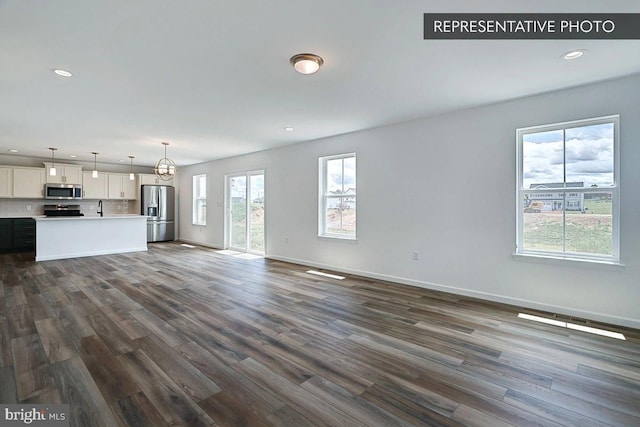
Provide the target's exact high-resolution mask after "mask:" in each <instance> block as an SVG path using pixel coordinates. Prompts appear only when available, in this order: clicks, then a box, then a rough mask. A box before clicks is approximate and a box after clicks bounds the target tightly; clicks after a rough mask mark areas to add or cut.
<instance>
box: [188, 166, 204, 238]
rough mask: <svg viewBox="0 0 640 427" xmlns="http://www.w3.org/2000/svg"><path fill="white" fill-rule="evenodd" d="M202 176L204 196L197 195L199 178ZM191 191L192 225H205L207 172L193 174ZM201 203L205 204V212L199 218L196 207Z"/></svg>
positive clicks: (198, 192)
mask: <svg viewBox="0 0 640 427" xmlns="http://www.w3.org/2000/svg"><path fill="white" fill-rule="evenodd" d="M203 178H204V185H205V191H204V197H198V195H199V194H200V191H199V190H200V182H201V180H202V179H203ZM192 182H193V193H192V199H193V212H192V216H191V218H192V222H191V223H192V224H193V225H198V226H206V225H207V214H206V212H207V211H206V206H207V174H206V173H202V174H198V175H193V181H192ZM202 203H204V206H205V214H204V216H203V217H202V218H200V215H199V214H198V208H199V207H200V206H202Z"/></svg>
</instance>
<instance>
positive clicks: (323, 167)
mask: <svg viewBox="0 0 640 427" xmlns="http://www.w3.org/2000/svg"><path fill="white" fill-rule="evenodd" d="M349 158H353V159H354V161H355V162H356V185H355V187H356V193H357V192H358V190H357V188H358V179H357V173H358V165H357V158H356V153H345V154H337V155H332V156H325V157H320V158H319V159H318V167H319V179H318V182H319V188H318V196H319V197H318V236H319V237H329V238H334V239H346V240H356V236H357V232H358V220H357V216H358V214H357V206H358V203H357V197H356V194H353V195H349V196H350V197H353V200H354V202H355V204H356V231H355V232H354V233H353V234H346V233H331V232H328V231H327V222H326V218H327V216H326V210H327V209H326V208H327V200H328V199H331V198H340V197H341V196H336V195H333V194H329V193H328V192H327V162H328V161H330V160H338V159H342V160H344V159H349ZM342 175H343V176H344V163H343V171H342ZM342 197H344V196H342Z"/></svg>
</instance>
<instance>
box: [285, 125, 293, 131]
mask: <svg viewBox="0 0 640 427" xmlns="http://www.w3.org/2000/svg"><path fill="white" fill-rule="evenodd" d="M284 130H285V131H286V132H293V127H292V126H287V127H285V128H284Z"/></svg>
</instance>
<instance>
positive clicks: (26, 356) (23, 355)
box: [11, 334, 55, 400]
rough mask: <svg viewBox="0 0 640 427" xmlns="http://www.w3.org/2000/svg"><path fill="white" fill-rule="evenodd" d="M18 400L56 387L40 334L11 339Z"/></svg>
mask: <svg viewBox="0 0 640 427" xmlns="http://www.w3.org/2000/svg"><path fill="white" fill-rule="evenodd" d="M11 348H12V350H13V361H14V368H15V380H16V385H17V389H18V400H24V399H28V398H30V397H33V396H36V395H38V394H41V393H44V392H46V391H49V390H52V389H54V388H55V384H54V380H53V377H52V376H51V372H50V369H49V362H48V361H47V355H46V353H45V351H44V348H43V347H42V343H41V342H40V336H39V335H38V334H32V335H25V336H22V337H18V338H13V339H12V340H11Z"/></svg>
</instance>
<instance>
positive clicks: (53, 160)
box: [49, 147, 57, 176]
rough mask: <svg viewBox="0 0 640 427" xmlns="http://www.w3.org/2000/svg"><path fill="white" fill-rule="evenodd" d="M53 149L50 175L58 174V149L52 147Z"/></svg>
mask: <svg viewBox="0 0 640 427" xmlns="http://www.w3.org/2000/svg"><path fill="white" fill-rule="evenodd" d="M49 150H51V168H49V175H50V176H56V173H57V171H56V150H57V148H53V147H50V148H49Z"/></svg>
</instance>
